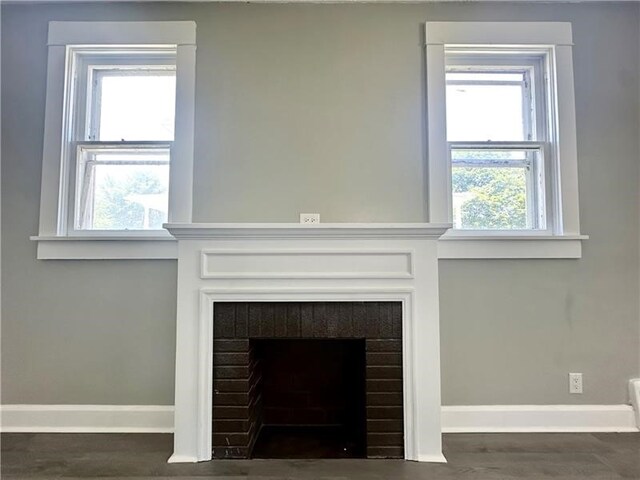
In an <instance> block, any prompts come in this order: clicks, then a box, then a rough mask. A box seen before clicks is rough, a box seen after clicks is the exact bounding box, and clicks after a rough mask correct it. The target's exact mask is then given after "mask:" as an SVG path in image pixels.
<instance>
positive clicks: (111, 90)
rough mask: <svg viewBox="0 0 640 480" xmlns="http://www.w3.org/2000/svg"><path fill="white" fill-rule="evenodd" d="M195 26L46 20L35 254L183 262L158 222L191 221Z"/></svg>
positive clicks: (46, 256)
mask: <svg viewBox="0 0 640 480" xmlns="http://www.w3.org/2000/svg"><path fill="white" fill-rule="evenodd" d="M195 33H196V26H195V23H194V22H186V21H179V22H49V37H48V52H49V55H48V64H47V96H46V108H45V125H44V147H43V164H42V188H41V199H40V226H39V232H38V236H35V237H32V239H33V240H35V241H37V243H38V258H39V259H85V258H86V259H103V258H114V259H116V258H122V259H127V258H158V259H163V258H167V259H169V258H176V255H177V248H176V243H175V241H174V239H173V238H172V237H171V236H170V235H169V234H168V232H166V231H165V230H164V229H162V228H161V225H162V223H164V222H167V221H168V222H185V223H189V222H191V214H192V184H193V133H194V113H195V60H196V55H195V51H196V45H195ZM136 92H137V93H136ZM154 92H155V93H154ZM152 93H153V94H152ZM103 98H104V102H102V99H103ZM153 99H158V101H152V100H153ZM145 102H146V103H145ZM129 177H134V178H135V179H136V180H140V178H142V179H143V180H145V181H141V182H137V181H131V182H130V181H129V180H127V181H126V182H125V181H124V180H123V179H128V178H129ZM105 179H109V181H110V182H111V183H113V182H115V184H118V182H120V184H119V185H118V187H119V188H120V189H121V190H122V191H121V192H120V194H119V196H117V195H116V196H111V197H108V196H107V197H108V198H107V197H105V196H104V195H103V193H104V192H113V191H115V190H114V189H111V187H110V185H111V184H109V183H108V182H106V180H105ZM107 187H109V188H107ZM100 195H103V196H102V197H100ZM114 198H116V200H117V201H116V202H115V203H114ZM105 199H106V202H107V203H105ZM100 202H102V204H101V203H100ZM109 202H112V203H111V204H109ZM105 205H106V206H107V207H109V208H107V210H108V211H109V215H106V216H105V215H104V212H105ZM109 209H110V210H109ZM123 212H124V213H123ZM118 215H120V220H122V219H125V220H126V221H120V220H119V219H118ZM114 219H115V220H114Z"/></svg>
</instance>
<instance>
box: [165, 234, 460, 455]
mask: <svg viewBox="0 0 640 480" xmlns="http://www.w3.org/2000/svg"><path fill="white" fill-rule="evenodd" d="M165 227H166V228H167V230H169V232H170V233H171V234H172V235H173V236H174V237H175V238H176V239H177V240H178V295H177V322H176V328H177V330H176V388H175V433H174V453H173V455H172V456H171V458H170V459H169V461H170V462H197V461H206V460H211V459H212V458H213V459H217V458H220V457H229V456H241V457H249V456H250V455H251V454H254V455H255V454H256V450H255V448H256V447H255V446H256V445H258V446H259V447H260V448H263V446H262V444H260V443H257V441H258V440H259V439H258V435H257V434H258V433H259V432H260V431H261V427H262V430H263V431H264V428H265V425H266V427H267V430H266V433H267V434H268V433H269V432H271V433H272V434H273V435H272V436H275V437H276V438H282V432H283V429H284V427H285V424H284V423H283V422H280V423H278V422H277V421H276V420H274V417H273V415H274V412H275V410H276V409H277V408H274V407H272V406H271V405H270V404H267V413H268V415H267V417H266V418H267V421H268V422H269V423H267V424H265V422H264V419H265V410H264V407H265V405H264V399H265V398H267V397H268V396H269V392H268V385H267V392H266V393H265V390H264V389H265V385H264V383H263V384H260V382H258V381H257V380H258V377H257V376H256V375H260V374H263V373H264V372H261V371H260V369H254V368H253V367H254V366H255V365H253V364H252V363H251V362H254V363H255V364H259V363H262V364H263V365H264V364H265V361H266V362H267V363H269V362H276V361H277V360H278V359H277V358H276V359H273V358H271V359H269V355H270V353H273V352H270V350H272V349H273V348H274V347H273V345H269V344H268V342H271V341H273V342H275V341H281V342H285V341H287V342H288V341H291V342H298V345H299V342H302V341H303V340H307V341H314V342H320V343H322V342H327V343H326V345H329V343H328V342H339V341H344V342H355V343H357V342H360V343H361V344H362V343H364V356H365V378H364V385H365V392H364V399H365V417H364V420H362V419H361V420H360V421H361V423H362V422H364V425H365V429H364V430H362V429H361V430H360V431H359V433H358V429H357V427H356V426H354V425H357V423H358V422H357V421H356V422H355V423H354V424H353V425H348V424H345V423H342V424H341V423H339V422H338V423H334V426H335V427H341V428H344V429H347V430H349V431H350V432H352V433H350V434H349V435H347V437H348V438H347V444H346V448H347V450H349V449H350V448H351V452H352V453H351V454H352V455H353V456H355V455H357V454H359V455H362V456H370V457H378V456H379V457H404V458H405V459H407V460H415V461H431V462H443V461H445V459H444V457H443V455H442V443H441V430H440V408H441V407H440V333H439V312H438V310H439V308H438V256H437V239H438V238H439V237H440V235H442V234H443V233H444V232H445V231H446V229H447V228H449V225H436V224H317V225H300V224H193V223H187V224H167V225H165ZM257 305H262V306H261V307H259V310H260V312H262V313H251V312H252V311H253V310H252V307H255V306H257ZM283 309H284V310H283ZM309 309H311V314H310V313H309V311H310V310H309ZM374 311H375V312H377V313H375V312H374ZM238 312H240V313H238ZM276 312H277V313H276ZM298 312H299V313H298ZM363 312H364V313H363ZM367 312H368V314H367V315H365V316H364V317H363V315H364V314H365V313H367ZM383 312H384V313H383ZM369 313H370V314H371V315H369ZM252 315H253V316H252ZM376 315H377V316H376ZM254 317H255V318H260V319H261V320H259V321H255V319H254ZM365 317H366V318H367V319H368V320H367V321H364V323H362V322H363V320H362V318H365ZM276 319H278V321H276ZM340 319H342V320H345V319H346V320H347V321H339V320H340ZM371 319H373V320H371ZM376 319H377V320H376ZM388 319H391V320H390V321H389V320H388ZM283 320H284V321H283ZM358 328H364V333H363V331H359V332H358V333H356V331H357V329H358ZM243 329H244V330H243ZM367 329H371V331H369V330H367ZM239 331H242V332H243V336H239V337H238V336H237V332H239ZM245 331H246V333H244V332H245ZM256 332H257V333H256ZM375 332H377V333H375ZM388 335H391V336H388ZM225 341H226V342H227V343H226V344H225V345H226V348H227V350H229V349H233V348H236V349H240V350H239V351H237V352H233V351H226V352H223V351H222V350H220V347H221V346H222V345H223V344H224V343H225ZM292 345H293V344H292ZM309 345H311V344H309ZM318 345H319V344H315V346H314V347H313V348H317V349H319V348H320V346H318ZM281 347H282V345H281ZM383 347H384V349H383V350H379V351H375V350H374V349H375V348H379V349H380V348H383ZM292 348H299V347H292ZM311 348H312V347H309V349H311ZM328 349H329V350H331V349H333V350H336V351H341V350H340V349H349V350H350V351H351V353H348V355H356V353H355V352H356V351H357V350H351V347H347V346H346V345H341V346H338V345H337V344H336V345H334V347H331V348H328ZM293 353H295V352H293ZM343 354H344V355H347V352H346V350H345V351H344V352H343ZM336 355H337V354H336ZM214 356H215V358H214ZM338 356H339V355H338ZM373 359H377V360H375V361H377V362H379V364H375V363H370V362H373V361H374V360H373ZM325 361H337V359H336V358H333V359H325ZM221 362H222V363H224V362H232V363H233V362H244V363H246V365H245V364H244V363H243V364H240V365H227V367H232V368H227V369H226V370H227V372H236V373H238V372H243V375H244V376H243V377H242V378H240V377H238V378H235V380H238V382H237V383H235V384H234V386H235V388H241V391H238V392H233V391H228V390H225V389H224V388H223V387H224V386H225V385H226V387H229V386H230V385H231V383H232V382H227V383H222V384H221V383H220V381H221V380H224V379H223V378H221V376H220V375H221V374H220V372H219V371H218V367H222V366H223V365H222V364H221ZM352 363H357V362H352ZM398 363H399V364H398ZM250 367H252V368H251V370H252V372H253V373H252V375H253V376H250V375H249V370H250ZM376 371H377V372H378V373H380V374H383V375H385V376H384V377H379V378H375V377H373V376H369V375H370V374H371V373H372V372H376ZM392 372H396V373H395V376H392V377H387V376H386V375H391V374H392ZM214 377H215V378H214ZM260 378H261V377H260ZM354 378H356V377H354ZM227 380H234V379H233V378H229V379H227ZM334 380H335V379H334ZM382 380H394V382H388V383H384V388H391V389H392V390H390V391H383V390H374V388H378V389H381V388H383V387H382V385H383V383H382ZM357 381H358V380H357V378H356V382H357ZM243 382H244V383H243ZM252 382H255V385H252ZM334 383H335V384H340V381H339V380H336V381H335V382H334ZM241 384H242V385H243V386H242V387H241V386H240V385H241ZM258 393H261V395H258ZM307 393H308V394H311V393H310V392H307ZM224 402H231V403H233V402H236V403H238V404H237V405H232V404H230V405H226V404H224ZM242 402H244V403H243V404H242V405H240V404H239V403H242ZM250 402H254V403H259V404H260V408H257V409H253V410H252V409H251V407H250V405H251V403H250ZM385 402H386V403H389V402H390V403H389V404H386V403H385ZM244 404H247V405H248V406H247V407H246V408H245V406H244ZM337 405H338V404H337V403H336V405H334V407H336V408H337ZM222 407H228V408H227V410H226V412H227V413H229V412H231V414H232V416H229V417H228V418H221V417H220V412H223V411H224V409H222V410H221V408H222ZM360 407H361V405H360ZM341 408H343V409H349V408H351V409H355V410H357V408H358V407H357V406H356V405H355V404H354V405H351V406H349V405H343V406H342V407H341ZM232 409H236V410H232ZM243 409H244V413H242V412H241V411H242V410H243ZM322 409H323V410H325V413H326V411H327V410H328V409H329V405H328V404H325V405H324V406H323V407H322V408H321V410H322ZM338 410H339V409H338ZM355 410H354V411H355ZM216 412H218V413H216ZM231 414H230V415H231ZM297 414H299V415H302V413H300V412H296V415H297ZM223 415H224V413H223ZM269 415H271V416H269ZM337 415H338V416H339V414H337ZM355 417H357V415H355ZM356 419H357V418H356ZM226 421H228V422H227V423H220V422H226ZM291 421H293V420H291ZM232 422H236V423H232ZM327 425H328V423H327V424H319V425H318V424H316V425H315V427H317V428H320V427H321V426H327ZM286 426H288V427H290V428H292V429H293V430H296V429H295V428H293V427H296V425H295V424H293V425H286ZM306 426H307V427H310V426H311V427H313V426H314V425H310V424H307V425H306ZM269 427H273V428H271V429H270V428H269ZM376 429H377V430H376ZM387 430H389V431H387ZM297 431H298V432H300V430H297ZM327 435H328V437H330V435H329V434H327ZM358 435H360V437H362V438H364V442H361V443H360V444H359V443H358V441H357V439H358ZM340 441H344V438H343V439H342V440H339V441H338V444H339V442H340ZM376 442H377V443H376ZM231 447H233V448H231ZM265 448H266V447H265ZM323 448H324V447H323ZM331 448H334V449H335V448H336V444H333V446H332V447H331ZM342 448H345V446H343V447H342ZM260 451H262V452H264V451H265V450H258V452H260ZM266 451H267V452H268V451H271V452H273V450H269V449H268V448H267V450H266ZM325 451H326V450H325ZM334 452H335V450H334ZM358 452H359V453H358Z"/></svg>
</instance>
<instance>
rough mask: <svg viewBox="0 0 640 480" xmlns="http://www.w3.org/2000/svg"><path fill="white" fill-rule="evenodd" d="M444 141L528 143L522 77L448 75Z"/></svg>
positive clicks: (511, 75) (483, 73)
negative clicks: (520, 141) (522, 141)
mask: <svg viewBox="0 0 640 480" xmlns="http://www.w3.org/2000/svg"><path fill="white" fill-rule="evenodd" d="M446 78H447V140H448V141H450V142H454V141H467V142H468V141H482V142H485V141H494V142H497V141H518V140H531V139H530V138H527V137H528V133H527V132H526V125H525V122H524V119H525V114H526V113H527V112H525V111H524V108H525V106H524V102H523V98H525V95H524V86H525V85H524V75H523V74H522V73H511V72H477V73H476V72H448V73H447V77H446Z"/></svg>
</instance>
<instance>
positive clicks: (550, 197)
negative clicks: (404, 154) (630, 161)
mask: <svg viewBox="0 0 640 480" xmlns="http://www.w3.org/2000/svg"><path fill="white" fill-rule="evenodd" d="M571 37H572V35H571V26H570V24H566V23H552V22H551V23H550V22H535V23H531V22H530V23H522V22H520V23H519V22H508V23H507V22H504V23H502V22H430V23H427V26H426V52H427V103H428V138H429V154H428V157H429V185H428V188H429V213H430V221H432V222H446V223H451V224H452V226H453V228H452V229H451V230H450V231H449V233H447V235H445V237H443V241H442V242H440V247H439V248H440V256H441V258H540V257H544V258H549V257H557V258H576V257H579V256H580V255H581V243H580V241H581V240H582V239H583V238H585V237H584V236H582V235H580V229H579V215H578V189H577V148H576V126H575V106H574V90H573V71H572V70H573V67H572V59H571V48H572V44H571Z"/></svg>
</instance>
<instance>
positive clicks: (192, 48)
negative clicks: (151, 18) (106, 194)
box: [31, 21, 196, 260]
mask: <svg viewBox="0 0 640 480" xmlns="http://www.w3.org/2000/svg"><path fill="white" fill-rule="evenodd" d="M47 43H48V52H49V54H48V62H47V91H46V104H45V124H44V144H43V154H42V184H41V195H40V225H39V231H38V235H37V236H34V237H31V239H32V240H35V241H37V243H38V253H37V257H38V259H43V260H44V259H87V258H92V259H119V258H123V259H124V258H126V259H132V258H154V259H157V258H176V256H177V248H176V246H175V240H174V239H173V237H171V235H169V233H168V232H166V231H158V232H152V233H150V234H149V235H145V236H143V237H136V236H134V235H129V234H126V233H125V234H122V233H120V232H117V233H114V232H105V233H104V234H96V233H95V232H91V234H90V235H86V236H82V235H75V236H70V235H68V234H67V231H66V224H64V222H61V221H60V219H63V218H65V215H64V214H63V213H64V212H61V209H63V208H64V206H65V204H66V192H64V191H61V185H62V186H64V185H65V182H66V181H67V179H68V177H69V175H68V171H67V170H66V169H67V168H68V165H66V164H65V163H64V162H63V161H62V157H61V152H62V149H63V138H62V132H63V121H64V89H65V75H66V72H65V64H66V55H67V45H175V46H176V112H175V139H174V141H173V147H172V151H171V168H170V173H169V218H168V222H172V223H183V222H184V223H190V222H191V220H192V217H191V216H192V207H193V205H192V202H193V137H194V121H195V118H194V117H195V62H196V24H195V22H188V21H179V22H49V37H48V42H47ZM61 213H62V215H61Z"/></svg>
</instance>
